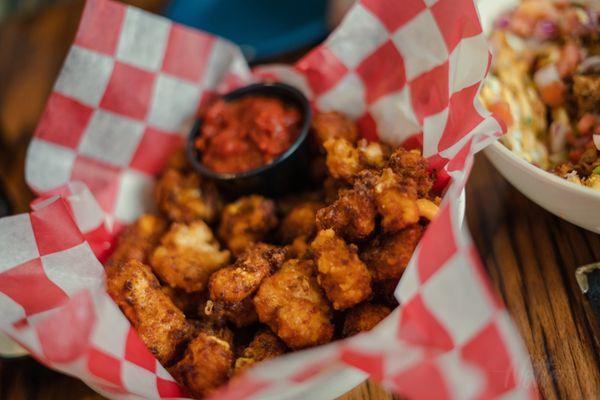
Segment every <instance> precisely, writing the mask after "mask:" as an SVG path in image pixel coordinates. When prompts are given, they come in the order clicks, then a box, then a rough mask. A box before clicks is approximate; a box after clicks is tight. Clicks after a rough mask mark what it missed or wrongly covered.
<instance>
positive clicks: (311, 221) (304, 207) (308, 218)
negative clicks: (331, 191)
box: [279, 201, 324, 244]
mask: <svg viewBox="0 0 600 400" xmlns="http://www.w3.org/2000/svg"><path fill="white" fill-rule="evenodd" d="M323 206H324V204H323V203H321V202H319V201H307V202H304V203H300V204H298V205H297V206H295V207H294V208H292V209H291V210H290V212H289V213H288V214H287V215H286V216H285V217H284V218H283V220H282V221H281V224H280V226H279V237H280V239H281V241H282V242H283V243H286V244H288V243H292V242H293V241H294V239H296V238H300V237H304V238H307V239H312V237H313V236H314V235H315V233H316V231H317V226H316V215H317V211H318V210H319V209H321V208H323Z"/></svg>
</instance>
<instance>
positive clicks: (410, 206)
mask: <svg viewBox="0 0 600 400" xmlns="http://www.w3.org/2000/svg"><path fill="white" fill-rule="evenodd" d="M374 197H375V202H376V203H377V210H378V211H379V214H380V215H381V217H382V219H381V227H382V228H383V230H384V231H386V232H397V231H400V230H402V229H404V228H405V227H407V226H409V225H412V224H416V223H417V222H419V218H420V212H419V207H418V204H417V194H416V191H415V190H414V188H413V187H411V186H408V187H403V186H401V184H400V178H399V177H398V176H397V175H396V174H395V173H394V172H393V171H392V170H391V169H390V168H385V169H384V170H383V172H382V173H381V176H380V178H379V180H378V182H377V184H376V185H375V190H374Z"/></svg>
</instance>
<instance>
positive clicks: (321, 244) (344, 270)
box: [311, 229, 371, 310]
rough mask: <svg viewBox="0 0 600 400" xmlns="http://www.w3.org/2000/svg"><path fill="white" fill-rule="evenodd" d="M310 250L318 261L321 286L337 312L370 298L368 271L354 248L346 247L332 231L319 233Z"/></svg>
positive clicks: (327, 230)
mask: <svg viewBox="0 0 600 400" xmlns="http://www.w3.org/2000/svg"><path fill="white" fill-rule="evenodd" d="M311 248H312V249H313V251H314V253H315V256H316V260H317V269H318V281H319V284H320V285H321V287H322V288H323V289H324V290H325V293H326V294H327V298H329V300H330V301H331V302H332V303H333V308H334V309H336V310H343V309H346V308H349V307H352V306H354V305H356V304H358V303H360V302H362V301H364V300H365V299H367V298H368V297H369V296H370V295H371V275H370V274H369V270H368V269H367V267H366V266H365V264H364V263H363V262H362V261H361V260H360V259H359V258H358V255H357V254H356V249H355V247H353V246H349V245H347V244H346V243H345V242H344V241H343V240H342V239H341V238H339V237H338V236H336V234H335V232H334V231H333V229H326V230H322V231H320V232H319V233H318V234H317V237H316V238H315V240H313V242H312V244H311Z"/></svg>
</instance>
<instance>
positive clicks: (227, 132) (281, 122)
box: [195, 96, 302, 173]
mask: <svg viewBox="0 0 600 400" xmlns="http://www.w3.org/2000/svg"><path fill="white" fill-rule="evenodd" d="M200 116H201V117H202V125H201V127H200V134H199V135H198V137H197V139H196V142H195V145H196V148H197V149H198V150H200V154H201V155H200V158H201V161H202V163H203V164H204V165H205V166H206V167H208V168H210V169H212V170H213V171H215V172H219V173H236V172H246V171H250V170H252V169H255V168H258V167H260V166H262V165H266V164H268V163H270V162H271V161H273V160H274V159H275V158H277V157H278V156H279V155H280V154H282V153H283V152H284V151H286V150H287V149H288V148H289V147H290V146H291V145H292V144H293V143H294V141H295V140H296V138H297V137H298V134H299V133H300V128H301V123H302V120H301V119H302V118H301V115H300V111H299V110H298V109H297V108H295V107H293V106H291V105H288V104H286V103H284V102H283V101H282V100H280V99H278V98H276V97H267V96H244V97H241V98H239V99H236V100H232V101H224V100H222V99H219V100H217V101H215V102H213V103H212V104H210V105H209V106H208V107H206V108H205V109H204V110H203V111H202V112H201V114H200Z"/></svg>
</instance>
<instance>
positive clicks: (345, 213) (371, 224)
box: [317, 188, 377, 242]
mask: <svg viewBox="0 0 600 400" xmlns="http://www.w3.org/2000/svg"><path fill="white" fill-rule="evenodd" d="M376 216H377V210H376V206H375V202H374V201H373V198H372V196H371V193H370V191H368V190H365V189H363V188H357V189H343V190H341V191H340V193H339V198H338V199H337V200H336V201H335V202H333V203H332V204H330V205H329V206H327V207H325V208H321V209H320V210H319V211H317V228H318V229H320V230H322V229H333V230H334V231H335V232H336V233H337V234H338V235H340V236H342V237H344V238H345V239H346V240H348V241H351V242H354V241H360V240H363V239H365V238H367V237H368V236H369V235H370V234H371V233H372V232H373V231H374V230H375V218H376Z"/></svg>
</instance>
